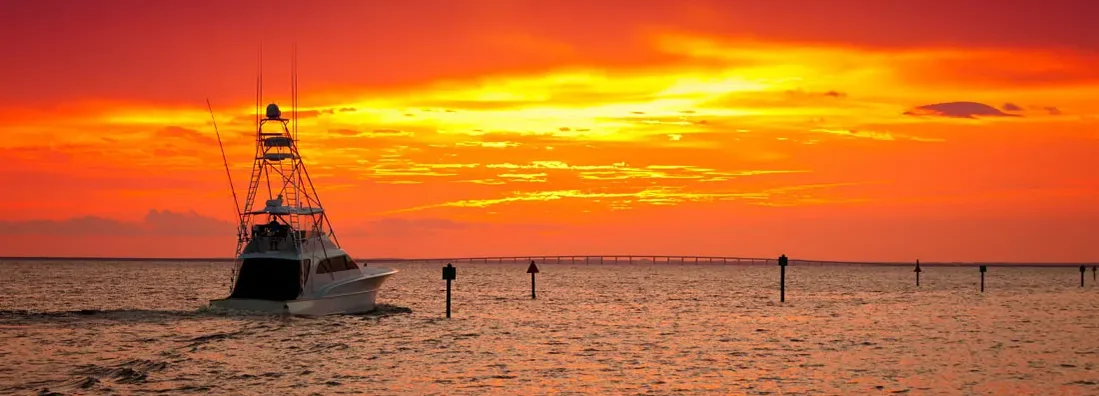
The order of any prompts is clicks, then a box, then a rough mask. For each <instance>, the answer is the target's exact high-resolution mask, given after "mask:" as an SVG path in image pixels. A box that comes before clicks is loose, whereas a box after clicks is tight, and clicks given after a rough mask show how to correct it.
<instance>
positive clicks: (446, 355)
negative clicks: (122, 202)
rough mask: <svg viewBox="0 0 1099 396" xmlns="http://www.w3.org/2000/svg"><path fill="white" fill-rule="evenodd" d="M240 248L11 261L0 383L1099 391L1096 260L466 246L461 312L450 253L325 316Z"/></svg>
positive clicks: (10, 386)
mask: <svg viewBox="0 0 1099 396" xmlns="http://www.w3.org/2000/svg"><path fill="white" fill-rule="evenodd" d="M229 265H230V264H229V263H201V262H80V261H43V262H39V261H33V262H32V261H24V262H20V261H0V394H50V393H51V392H53V394H91V395H94V394H151V393H167V394H255V395H274V394H278V395H283V394H287V395H290V394H293V395H296V394H324V395H327V394H367V395H388V394H412V395H427V394H524V395H525V394H599V395H612V394H675V395H680V394H759V395H763V394H769V395H872V394H909V395H984V394H989V395H1099V370H1097V369H1099V287H1096V285H1095V284H1093V283H1092V273H1091V271H1090V268H1089V269H1088V272H1087V286H1086V287H1084V288H1080V287H1079V286H1080V285H1079V281H1080V278H1079V276H1080V274H1079V271H1078V270H1077V269H1076V268H1000V267H991V268H989V272H988V273H987V274H986V276H987V277H986V291H985V293H983V294H982V293H980V292H979V282H980V276H979V273H978V271H977V269H976V268H958V267H924V272H923V273H922V276H921V285H922V286H921V287H920V288H917V287H916V286H915V284H914V274H913V273H912V268H909V267H877V266H875V267H859V266H823V267H821V266H795V265H791V266H790V267H788V268H787V294H786V298H787V301H786V303H780V302H779V301H778V300H779V294H778V275H779V270H778V268H777V267H776V266H774V265H773V264H772V265H767V266H762V265H754V266H748V265H744V266H737V265H695V264H687V265H684V264H665V263H659V264H655V265H653V264H648V263H646V264H632V265H630V264H625V263H623V264H604V265H555V264H543V265H541V266H540V267H541V268H540V269H541V271H542V272H541V273H540V274H538V281H537V285H538V298H537V299H536V300H532V299H531V297H530V275H528V274H526V273H525V270H526V265H524V264H459V265H458V279H457V280H456V281H455V282H454V297H453V298H454V300H453V318H452V319H449V320H447V319H445V317H444V307H445V305H444V304H445V303H444V295H445V292H444V290H445V282H444V281H443V280H441V270H440V266H439V265H435V264H430V265H428V264H407V263H405V264H393V265H387V266H390V267H394V268H398V269H400V270H401V272H400V273H399V274H397V275H395V276H394V277H393V278H391V279H390V281H389V282H388V283H387V284H386V288H385V289H384V290H383V291H382V294H381V295H380V296H379V298H378V302H379V304H381V306H380V308H379V310H378V311H377V312H375V313H372V314H367V315H357V316H330V317H322V318H301V317H283V316H262V315H239V314H234V315H230V314H224V313H219V312H212V311H210V310H209V309H208V308H205V306H206V305H207V302H208V300H210V299H214V298H221V297H224V296H225V295H227V293H228V291H229V289H228V287H229V285H228V280H229V268H230V267H229ZM370 265H381V264H375V263H371V264H370Z"/></svg>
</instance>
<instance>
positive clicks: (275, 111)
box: [267, 103, 282, 120]
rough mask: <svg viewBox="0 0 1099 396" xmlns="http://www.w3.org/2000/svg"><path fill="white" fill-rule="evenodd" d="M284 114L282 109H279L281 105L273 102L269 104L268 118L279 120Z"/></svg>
mask: <svg viewBox="0 0 1099 396" xmlns="http://www.w3.org/2000/svg"><path fill="white" fill-rule="evenodd" d="M281 116H282V111H281V110H279V105H277V104H274V103H271V104H269V105H267V119H269V120H277V119H279V117H281Z"/></svg>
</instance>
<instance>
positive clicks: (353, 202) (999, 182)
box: [0, 0, 1099, 262]
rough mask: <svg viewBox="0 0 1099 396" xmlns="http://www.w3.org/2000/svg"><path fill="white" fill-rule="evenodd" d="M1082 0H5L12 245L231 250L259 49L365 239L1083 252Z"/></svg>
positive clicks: (1090, 189) (59, 251) (1091, 158)
mask: <svg viewBox="0 0 1099 396" xmlns="http://www.w3.org/2000/svg"><path fill="white" fill-rule="evenodd" d="M1097 13H1099V5H1095V4H1094V3H1093V2H1087V1H1057V0H1051V1H1044V2H1023V1H1018V2H978V1H972V2H959V1H939V0H922V1H908V0H894V1H870V0H867V1H861V0H860V1H855V0H835V1H829V2H811V1H792V0H772V1H762V0H761V1H747V0H745V1H736V0H724V1H722V0H716V1H699V0H677V1H646V2H636V1H624V0H604V1H598V2H591V1H577V0H554V1H549V0H544V1H543V0H529V1H524V0H462V1H451V0H408V1H403V2H388V1H313V2H289V1H274V0H271V1H233V2H219V1H212V0H195V1H189V2H168V1H156V2H153V1H138V0H118V1H111V2H86V1H59V0H43V1H36V2H29V1H22V2H20V1H0V15H5V16H6V18H4V19H5V23H4V24H3V25H0V53H3V54H5V56H4V58H3V59H4V60H3V61H2V62H0V92H3V94H2V95H0V136H2V137H3V138H2V139H0V155H2V156H3V157H4V161H3V166H2V167H0V183H2V185H3V186H5V188H4V189H2V190H0V191H3V193H2V194H0V205H2V206H3V207H4V208H5V210H4V214H5V215H4V217H3V218H0V234H2V235H0V238H2V240H3V241H4V242H3V243H0V256H104V257H229V256H231V255H232V254H233V248H234V247H235V243H236V238H235V233H234V225H233V222H234V221H235V209H234V202H233V198H232V195H231V193H230V191H229V184H228V182H227V180H226V177H225V169H224V168H223V164H222V159H221V154H220V152H219V151H218V147H217V140H216V135H215V130H214V128H213V125H212V123H211V117H210V114H209V113H208V111H207V108H206V100H207V99H209V101H210V103H211V105H212V107H213V110H214V116H215V117H216V120H217V126H218V128H219V130H220V133H221V137H222V139H223V142H224V145H225V150H226V154H227V156H228V158H229V163H230V168H231V173H232V175H233V179H234V182H235V183H236V187H237V189H238V191H239V194H243V188H242V186H243V185H244V183H245V181H246V180H247V178H248V172H249V170H250V167H251V156H252V150H253V141H252V139H253V134H254V133H255V129H254V107H255V105H254V102H255V86H256V74H257V58H258V54H259V53H260V48H261V47H262V58H263V63H262V71H263V87H264V88H263V93H264V97H263V102H264V103H265V104H266V103H272V102H273V103H277V104H279V105H280V106H282V107H283V108H284V109H289V92H290V91H289V87H290V84H289V83H290V64H291V48H292V46H294V45H296V46H297V53H298V61H297V62H298V67H297V68H298V88H299V91H300V92H299V103H300V109H299V110H300V112H299V115H300V118H299V119H300V125H299V128H300V129H299V131H300V142H299V147H300V149H301V150H302V154H303V157H304V160H305V161H306V164H307V166H308V169H309V170H310V173H311V175H312V178H313V181H314V183H315V184H316V186H317V189H318V193H319V195H320V198H321V200H322V202H323V203H324V206H325V210H326V211H327V213H328V214H329V216H330V218H331V220H332V223H333V226H334V228H335V232H336V235H337V236H338V237H339V240H340V242H341V243H342V244H343V246H344V248H345V249H346V250H348V251H349V252H350V253H351V254H352V255H353V256H355V257H455V256H496V255H545V254H554V255H557V254H559V255H586V254H590V255H612V254H637V255H706V256H731V257H777V256H778V255H780V254H785V255H787V256H790V257H792V258H798V259H819V260H853V261H915V260H916V259H920V260H921V261H924V262H930V261H1019V262H1070V261H1071V262H1081V261H1099V243H1097V242H1096V236H1097V235H1099V233H1097V232H1099V221H1097V220H1099V29H1097V28H1095V27H1093V26H1092V25H1091V24H1092V23H1093V22H1094V21H1093V18H1090V16H1091V15H1096V14H1097Z"/></svg>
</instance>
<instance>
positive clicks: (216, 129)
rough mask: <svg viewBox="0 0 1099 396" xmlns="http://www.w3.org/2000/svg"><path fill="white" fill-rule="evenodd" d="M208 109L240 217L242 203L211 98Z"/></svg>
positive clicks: (207, 99)
mask: <svg viewBox="0 0 1099 396" xmlns="http://www.w3.org/2000/svg"><path fill="white" fill-rule="evenodd" d="M206 109H207V110H210V121H211V122H213V123H214V133H215V134H217V137H218V147H219V148H221V161H222V162H223V163H225V176H227V177H228V178H229V190H230V191H232V192H233V209H235V210H236V211H237V217H238V218H239V217H240V203H239V202H238V201H237V189H236V188H235V187H233V174H232V173H231V172H229V160H228V159H227V158H226V157H225V146H224V145H222V144H221V132H220V131H218V122H217V120H216V119H214V107H213V106H211V105H210V98H206Z"/></svg>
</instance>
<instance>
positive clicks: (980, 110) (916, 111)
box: [904, 102, 1020, 118]
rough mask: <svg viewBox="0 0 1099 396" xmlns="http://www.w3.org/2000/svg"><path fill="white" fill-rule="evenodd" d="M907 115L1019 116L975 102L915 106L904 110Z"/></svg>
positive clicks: (958, 116) (957, 116)
mask: <svg viewBox="0 0 1099 396" xmlns="http://www.w3.org/2000/svg"><path fill="white" fill-rule="evenodd" d="M904 115H907V116H916V117H921V116H932V117H949V118H977V117H978V116H980V117H1020V116H1019V115H1016V114H1008V113H1004V112H1002V111H1000V110H998V109H996V108H995V107H992V106H989V105H986V104H984V103H977V102H947V103H936V104H929V105H923V106H917V107H915V108H913V109H911V110H908V111H906V112H904Z"/></svg>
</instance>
